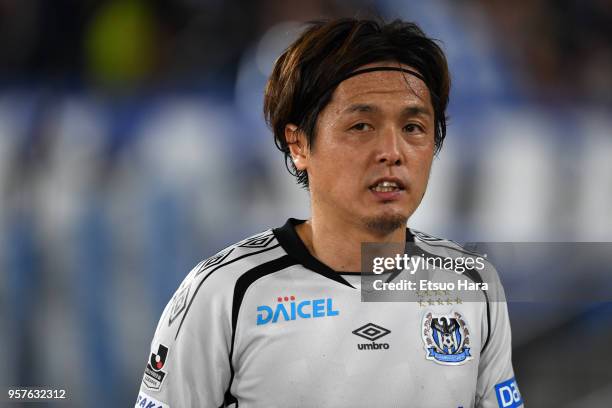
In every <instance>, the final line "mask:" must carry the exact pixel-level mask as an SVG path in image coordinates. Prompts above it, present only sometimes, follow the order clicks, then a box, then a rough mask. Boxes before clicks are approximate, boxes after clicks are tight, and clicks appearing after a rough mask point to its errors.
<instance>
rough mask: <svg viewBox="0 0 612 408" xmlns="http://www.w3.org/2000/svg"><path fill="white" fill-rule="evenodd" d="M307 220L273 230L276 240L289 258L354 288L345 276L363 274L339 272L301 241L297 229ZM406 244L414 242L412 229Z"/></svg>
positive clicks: (407, 230) (407, 231) (297, 220)
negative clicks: (315, 255)
mask: <svg viewBox="0 0 612 408" xmlns="http://www.w3.org/2000/svg"><path fill="white" fill-rule="evenodd" d="M304 222H306V220H299V219H296V218H289V219H288V220H287V222H286V223H285V225H283V226H282V227H279V228H275V229H274V230H273V232H274V235H275V236H276V239H277V240H278V242H279V244H280V245H281V247H283V249H284V250H285V252H287V254H289V256H291V257H293V258H294V259H296V260H297V261H298V262H299V263H300V264H302V265H303V266H304V267H306V268H308V269H310V270H312V271H314V272H316V273H318V274H320V275H323V276H325V277H326V278H329V279H331V280H333V281H336V282H338V283H341V284H343V285H347V286H350V287H352V288H354V286H353V285H351V284H350V283H349V282H347V280H346V279H344V278H343V277H342V275H343V274H351V275H352V274H360V273H361V272H338V271H335V270H333V269H332V268H330V267H329V266H327V265H325V264H324V263H323V262H321V261H319V260H318V259H317V258H315V257H314V256H312V254H311V253H310V252H309V251H308V248H306V245H304V243H303V242H302V240H301V239H300V236H299V235H298V234H297V232H296V231H295V227H296V226H297V225H300V224H302V223H304ZM406 242H414V235H412V232H410V229H408V228H406Z"/></svg>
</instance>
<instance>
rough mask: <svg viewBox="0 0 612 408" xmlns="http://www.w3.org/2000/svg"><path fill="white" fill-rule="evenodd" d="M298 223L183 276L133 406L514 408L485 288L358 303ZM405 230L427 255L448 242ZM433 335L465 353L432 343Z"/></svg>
mask: <svg viewBox="0 0 612 408" xmlns="http://www.w3.org/2000/svg"><path fill="white" fill-rule="evenodd" d="M301 222H303V221H300V220H294V219H290V220H289V221H287V223H286V224H285V225H284V226H283V227H281V228H277V229H273V230H268V231H266V232H263V233H261V234H258V235H255V236H253V237H250V238H248V239H245V240H243V241H241V242H239V243H237V244H235V245H233V246H231V247H229V248H227V249H225V250H223V251H221V252H219V253H218V254H216V255H214V256H213V257H211V258H209V259H207V260H206V261H203V262H201V263H200V264H198V265H197V266H196V267H195V268H194V269H193V270H192V271H191V272H190V273H189V275H188V276H187V277H186V278H185V280H184V281H183V283H182V284H181V286H180V287H179V289H178V290H177V292H176V293H175V295H174V296H173V298H172V299H171V301H170V302H169V304H168V305H167V306H166V308H165V310H164V312H163V314H162V316H161V319H160V321H159V324H158V326H157V330H156V332H155V336H154V338H153V341H152V343H151V350H150V352H149V353H148V357H149V358H148V361H147V365H146V368H145V374H144V377H143V381H142V386H141V389H140V393H139V395H138V399H137V401H136V407H143V408H153V407H173V408H178V407H215V408H216V407H222V406H230V407H241V408H250V407H266V408H270V407H334V408H336V407H420V408H425V407H435V408H439V407H449V408H458V407H463V408H467V407H482V408H488V407H504V408H508V407H512V408H514V407H519V406H522V399H521V396H520V394H519V392H518V388H517V385H516V382H515V380H514V374H513V368H512V363H511V346H510V324H509V320H508V312H507V308H506V304H505V303H504V302H501V301H496V302H491V301H489V300H488V298H487V296H486V292H484V291H483V292H482V293H483V295H482V301H480V302H460V301H459V299H457V302H453V301H452V300H451V301H449V300H447V301H442V302H440V301H435V300H434V301H431V299H429V300H428V301H427V300H426V301H423V302H362V300H361V291H360V290H359V287H360V276H359V274H357V273H353V274H351V273H339V272H335V271H333V270H332V269H330V268H329V267H328V266H326V265H324V264H323V263H321V262H320V261H318V260H317V259H316V258H314V257H313V256H312V255H311V254H310V253H309V252H308V250H307V249H306V247H305V246H304V244H303V243H302V241H301V240H300V238H299V236H298V235H297V233H296V232H295V225H297V224H299V223H301ZM406 231H407V234H406V236H407V240H409V241H410V240H414V241H415V243H417V244H419V245H423V246H426V247H428V248H430V250H431V252H436V251H438V252H439V251H441V250H444V251H450V250H451V249H452V248H453V245H454V244H451V243H449V242H448V241H440V240H435V241H434V240H432V239H430V238H429V237H428V236H426V235H424V234H421V233H418V232H416V231H411V230H409V229H407V230H406ZM449 248H451V249H449ZM443 336H447V337H448V336H450V337H449V338H451V337H452V339H454V341H457V340H458V339H459V342H460V343H461V344H464V345H463V346H462V347H461V348H460V349H458V348H456V347H455V348H453V347H451V348H450V349H447V348H444V347H442V348H438V347H436V348H434V347H432V344H434V343H440V342H441V341H442V340H441V339H442V337H443ZM468 338H469V341H466V339H468ZM440 344H441V343H440ZM467 346H469V347H467Z"/></svg>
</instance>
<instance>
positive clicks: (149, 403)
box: [134, 391, 170, 408]
mask: <svg viewBox="0 0 612 408" xmlns="http://www.w3.org/2000/svg"><path fill="white" fill-rule="evenodd" d="M134 408H170V405H168V404H164V403H163V402H161V401H158V400H156V399H155V398H153V397H151V396H150V395H148V394H147V393H145V392H142V391H140V392H139V393H138V399H136V405H134Z"/></svg>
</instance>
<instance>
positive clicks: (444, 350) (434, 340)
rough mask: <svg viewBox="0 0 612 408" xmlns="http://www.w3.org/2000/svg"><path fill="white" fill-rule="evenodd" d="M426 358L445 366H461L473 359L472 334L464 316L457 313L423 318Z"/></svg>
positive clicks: (429, 314)
mask: <svg viewBox="0 0 612 408" xmlns="http://www.w3.org/2000/svg"><path fill="white" fill-rule="evenodd" d="M422 330H423V342H424V343H425V350H426V351H427V353H426V355H425V358H426V359H427V360H432V361H435V362H436V363H438V364H444V365H459V364H463V363H465V362H466V361H469V360H471V359H472V358H473V356H472V355H470V332H469V330H468V327H467V324H466V323H465V320H464V319H463V316H461V314H459V313H457V312H454V311H453V312H451V313H449V314H445V315H434V314H433V313H432V312H428V313H426V314H425V316H424V317H423V324H422Z"/></svg>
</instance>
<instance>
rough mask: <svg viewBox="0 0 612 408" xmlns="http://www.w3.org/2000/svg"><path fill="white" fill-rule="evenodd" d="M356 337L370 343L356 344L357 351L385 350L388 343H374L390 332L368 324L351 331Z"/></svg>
mask: <svg viewBox="0 0 612 408" xmlns="http://www.w3.org/2000/svg"><path fill="white" fill-rule="evenodd" d="M352 333H353V334H354V335H356V336H359V337H362V338H364V339H366V340H369V341H371V343H361V344H357V348H358V349H359V350H387V349H389V347H390V346H389V343H376V342H375V341H376V340H378V339H380V338H382V337H384V336H386V335H387V334H389V333H391V330H388V329H385V328H384V327H381V326H378V325H376V324H374V323H368V324H366V325H364V326H361V327H360V328H358V329H355V330H353V331H352Z"/></svg>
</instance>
